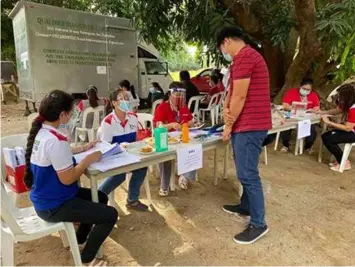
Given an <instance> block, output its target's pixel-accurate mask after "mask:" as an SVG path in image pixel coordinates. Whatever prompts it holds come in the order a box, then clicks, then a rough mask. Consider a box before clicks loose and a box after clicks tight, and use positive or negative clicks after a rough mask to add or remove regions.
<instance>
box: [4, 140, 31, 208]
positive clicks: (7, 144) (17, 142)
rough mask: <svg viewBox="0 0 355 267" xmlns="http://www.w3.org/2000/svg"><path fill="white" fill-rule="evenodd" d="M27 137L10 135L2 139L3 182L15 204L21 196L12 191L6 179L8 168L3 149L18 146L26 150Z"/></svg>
mask: <svg viewBox="0 0 355 267" xmlns="http://www.w3.org/2000/svg"><path fill="white" fill-rule="evenodd" d="M27 137H28V134H27V133H25V134H15V135H9V136H5V137H3V138H1V180H2V181H3V182H4V186H5V189H6V192H7V194H8V195H9V196H10V197H11V199H12V200H13V201H14V203H16V202H17V200H18V198H19V197H20V194H17V193H16V192H14V191H12V190H11V188H10V186H9V185H8V183H7V182H6V181H5V178H6V168H5V160H4V156H3V154H2V153H3V152H2V149H3V148H4V147H8V148H14V147H16V146H20V147H23V148H24V149H26V145H27Z"/></svg>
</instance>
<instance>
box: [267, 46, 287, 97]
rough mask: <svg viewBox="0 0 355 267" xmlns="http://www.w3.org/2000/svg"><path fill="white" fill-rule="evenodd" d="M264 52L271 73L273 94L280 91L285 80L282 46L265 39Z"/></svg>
mask: <svg viewBox="0 0 355 267" xmlns="http://www.w3.org/2000/svg"><path fill="white" fill-rule="evenodd" d="M262 44H263V54H264V58H265V61H266V64H267V66H268V69H269V75H270V91H271V95H275V94H277V93H278V92H279V90H280V89H281V88H282V86H283V84H284V82H285V72H284V71H283V69H284V60H283V59H284V58H283V53H282V51H281V49H280V46H274V45H273V44H272V43H271V41H268V40H266V41H264V42H263V43H262Z"/></svg>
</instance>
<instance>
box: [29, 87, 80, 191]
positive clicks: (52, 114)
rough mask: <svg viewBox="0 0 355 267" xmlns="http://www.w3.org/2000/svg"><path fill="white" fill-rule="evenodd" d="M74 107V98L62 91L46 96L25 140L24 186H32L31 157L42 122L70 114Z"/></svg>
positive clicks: (52, 120)
mask: <svg viewBox="0 0 355 267" xmlns="http://www.w3.org/2000/svg"><path fill="white" fill-rule="evenodd" d="M73 106H74V98H73V97H72V96H71V95H70V94H68V93H66V92H63V91H60V90H54V91H51V92H50V93H49V94H48V95H46V96H45V97H44V98H43V99H42V101H41V104H40V106H39V116H38V117H37V118H36V119H34V120H33V122H32V126H31V129H30V132H29V135H28V138H27V147H26V153H25V159H26V170H25V176H24V182H25V185H26V186H27V187H28V188H31V187H32V185H33V173H32V170H31V155H32V149H33V144H34V141H35V138H36V136H37V134H38V132H39V130H40V129H41V128H42V124H43V122H44V121H49V122H54V121H56V120H58V119H59V116H60V113H62V112H63V111H65V112H70V111H71V110H72V109H73Z"/></svg>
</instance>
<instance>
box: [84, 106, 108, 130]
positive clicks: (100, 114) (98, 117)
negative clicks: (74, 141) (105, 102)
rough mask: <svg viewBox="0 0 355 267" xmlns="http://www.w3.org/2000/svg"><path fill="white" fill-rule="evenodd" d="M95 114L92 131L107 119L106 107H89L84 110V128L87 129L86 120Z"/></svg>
mask: <svg viewBox="0 0 355 267" xmlns="http://www.w3.org/2000/svg"><path fill="white" fill-rule="evenodd" d="M91 113H93V114H94V119H93V122H92V129H97V128H99V127H100V123H101V121H102V120H103V119H104V117H105V107H104V106H98V107H96V108H92V107H88V108H86V109H85V110H84V113H83V124H82V128H86V125H87V124H86V120H87V118H88V115H89V114H91Z"/></svg>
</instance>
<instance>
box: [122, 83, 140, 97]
mask: <svg viewBox="0 0 355 267" xmlns="http://www.w3.org/2000/svg"><path fill="white" fill-rule="evenodd" d="M119 85H120V87H121V88H125V89H126V90H127V91H130V92H131V94H132V96H133V97H134V98H135V99H137V95H136V91H135V89H134V86H133V85H131V83H130V82H129V81H128V80H122V81H120V83H119Z"/></svg>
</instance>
